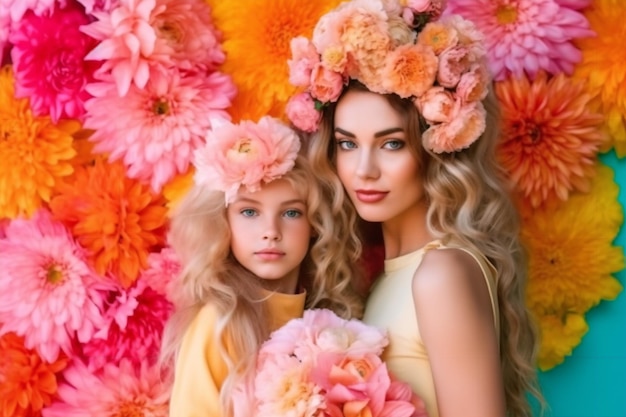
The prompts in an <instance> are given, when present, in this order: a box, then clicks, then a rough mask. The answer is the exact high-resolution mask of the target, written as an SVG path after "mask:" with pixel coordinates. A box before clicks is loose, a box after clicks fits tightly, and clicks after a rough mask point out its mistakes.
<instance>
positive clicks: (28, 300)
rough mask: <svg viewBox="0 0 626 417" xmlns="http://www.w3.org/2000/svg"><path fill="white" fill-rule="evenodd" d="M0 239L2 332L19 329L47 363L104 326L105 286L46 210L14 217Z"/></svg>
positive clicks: (85, 340) (0, 316)
mask: <svg viewBox="0 0 626 417" xmlns="http://www.w3.org/2000/svg"><path fill="white" fill-rule="evenodd" d="M5 234H6V237H5V238H3V239H1V240H0V270H2V274H0V288H2V291H0V323H2V324H1V325H0V334H5V333H8V332H15V333H16V334H17V335H19V336H23V337H24V339H25V342H24V344H25V346H26V347H27V348H28V349H37V351H38V353H39V354H40V355H41V357H42V358H43V359H44V360H46V361H47V362H54V361H56V360H57V358H58V357H59V353H60V351H63V352H65V353H67V354H68V355H69V356H71V354H72V351H73V350H72V342H73V340H74V339H75V338H77V339H78V341H79V342H82V343H85V342H87V341H89V340H90V339H91V338H92V336H93V335H94V333H95V331H96V329H99V328H100V327H102V325H104V323H105V322H104V318H103V316H102V306H103V301H104V300H103V290H104V289H105V288H104V285H103V284H99V283H98V276H97V275H96V274H95V272H94V271H93V270H92V269H91V268H89V266H88V265H87V262H86V255H85V252H84V250H83V249H82V248H81V247H80V246H78V245H77V244H76V243H75V242H74V240H73V239H72V237H71V235H70V233H69V231H68V230H66V229H65V227H64V226H63V225H62V224H61V223H58V222H56V221H54V220H53V219H52V216H51V215H50V213H49V212H47V211H43V210H41V211H38V212H36V213H35V214H34V215H33V217H32V218H31V219H30V220H23V219H17V220H13V221H12V222H11V223H10V224H9V225H8V226H7V227H6V230H5Z"/></svg>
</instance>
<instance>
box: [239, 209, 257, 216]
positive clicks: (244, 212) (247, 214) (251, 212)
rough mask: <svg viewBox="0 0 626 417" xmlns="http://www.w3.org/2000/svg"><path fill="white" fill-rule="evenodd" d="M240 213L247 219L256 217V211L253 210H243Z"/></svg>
mask: <svg viewBox="0 0 626 417" xmlns="http://www.w3.org/2000/svg"><path fill="white" fill-rule="evenodd" d="M240 213H241V214H242V215H243V216H245V217H252V216H254V215H256V210H253V209H243V210H241V211H240Z"/></svg>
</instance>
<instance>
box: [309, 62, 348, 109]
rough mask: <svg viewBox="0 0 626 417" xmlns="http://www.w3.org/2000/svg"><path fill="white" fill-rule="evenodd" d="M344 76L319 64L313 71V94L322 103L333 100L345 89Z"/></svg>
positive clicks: (311, 89)
mask: <svg viewBox="0 0 626 417" xmlns="http://www.w3.org/2000/svg"><path fill="white" fill-rule="evenodd" d="M343 84H344V82H343V76H342V75H341V74H339V73H337V72H334V71H331V70H329V69H326V68H325V67H324V66H323V65H321V64H317V65H316V66H315V67H314V68H313V71H312V72H311V87H310V92H311V95H312V96H313V97H314V98H316V99H318V100H319V101H321V102H322V103H328V102H333V101H335V100H337V99H338V98H339V95H340V94H341V90H343Z"/></svg>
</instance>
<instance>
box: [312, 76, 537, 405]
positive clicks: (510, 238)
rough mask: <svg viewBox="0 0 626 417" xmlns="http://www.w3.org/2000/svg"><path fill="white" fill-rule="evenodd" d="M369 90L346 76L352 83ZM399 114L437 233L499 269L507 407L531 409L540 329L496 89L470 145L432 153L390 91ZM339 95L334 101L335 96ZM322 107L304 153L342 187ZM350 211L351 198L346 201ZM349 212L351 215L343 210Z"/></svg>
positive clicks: (412, 115)
mask: <svg viewBox="0 0 626 417" xmlns="http://www.w3.org/2000/svg"><path fill="white" fill-rule="evenodd" d="M353 89H356V90H360V91H368V90H367V89H366V88H365V87H364V86H363V85H362V84H359V83H358V82H355V81H351V83H350V85H349V86H348V87H347V88H346V89H345V90H344V92H343V94H345V93H346V91H349V90H353ZM384 97H386V98H387V100H388V102H389V104H390V105H391V106H392V107H393V108H394V109H396V110H397V111H398V112H399V113H400V114H401V115H402V116H403V118H404V122H405V128H406V132H407V133H408V136H409V140H408V146H409V147H410V149H411V151H412V152H413V153H414V154H415V156H416V158H417V160H418V161H419V163H420V169H421V173H420V175H421V177H422V178H421V179H420V180H422V181H423V183H424V189H425V193H426V196H427V198H428V200H429V206H428V207H429V208H428V212H427V225H428V227H429V230H430V232H431V233H432V234H433V236H435V237H436V238H439V239H441V240H442V241H447V240H455V241H460V242H461V243H464V244H465V245H468V246H470V247H474V248H476V249H477V250H478V251H480V252H481V253H483V254H484V255H485V256H486V257H487V258H488V259H489V260H490V261H491V262H492V263H493V265H494V266H495V267H496V270H497V271H498V272H497V273H498V277H497V283H498V284H497V291H498V301H499V310H500V314H501V321H500V327H501V328H500V352H501V366H502V370H503V377H504V389H505V394H506V404H507V410H508V413H509V415H510V416H511V417H522V416H528V415H531V414H532V413H531V406H530V404H529V402H528V399H527V397H526V394H527V392H530V393H531V394H533V395H534V396H535V397H536V398H537V399H539V401H540V403H541V404H543V400H542V397H541V394H540V392H539V389H538V385H537V379H536V368H535V358H536V354H537V349H538V341H537V331H536V328H535V326H534V323H533V321H532V319H531V317H530V315H529V311H528V309H527V306H526V303H525V286H526V271H527V264H526V261H525V256H524V251H523V248H522V246H521V244H520V240H519V228H520V219H519V216H518V211H517V210H516V208H515V206H514V204H513V202H512V199H511V197H510V191H511V190H510V185H509V181H507V179H506V175H505V173H504V171H503V170H502V169H501V167H500V166H499V165H498V163H497V161H496V158H495V146H496V143H497V140H498V135H499V131H498V126H499V111H498V108H497V101H496V99H495V96H494V95H493V92H492V91H490V93H489V95H488V97H487V98H486V99H485V100H484V105H485V108H486V110H487V115H488V116H487V121H486V123H487V129H486V131H485V132H484V133H483V135H482V136H481V137H480V138H479V139H478V140H477V141H476V142H475V143H474V144H473V145H472V146H470V147H469V148H468V149H464V150H463V151H460V152H452V153H442V154H435V153H433V152H431V151H429V150H427V149H425V148H424V147H423V146H422V143H421V132H422V131H423V130H424V127H425V126H424V122H423V119H421V116H420V115H419V113H418V111H417V109H416V107H415V105H414V104H413V103H412V102H411V101H410V100H407V99H402V98H400V97H399V96H397V95H395V94H389V95H384ZM340 100H341V98H340V99H339V100H338V101H337V102H339V101H340ZM335 108H336V103H333V104H331V105H330V106H329V107H327V108H326V109H325V110H324V114H323V118H322V121H321V125H320V129H319V131H318V133H317V135H315V136H314V137H312V138H311V139H310V146H309V160H310V161H311V165H312V166H313V168H314V169H315V172H316V173H317V174H318V175H319V176H321V177H323V178H325V182H326V183H329V184H333V185H334V187H335V191H336V193H337V194H343V188H342V186H341V183H340V182H339V179H338V176H337V171H336V168H335V161H336V145H335V143H334V112H335ZM344 207H345V209H346V210H348V211H350V212H354V211H355V209H354V206H353V205H351V204H349V205H344ZM347 216H351V214H348V215H347Z"/></svg>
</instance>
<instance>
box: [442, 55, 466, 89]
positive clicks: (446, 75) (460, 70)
mask: <svg viewBox="0 0 626 417" xmlns="http://www.w3.org/2000/svg"><path fill="white" fill-rule="evenodd" d="M470 65H471V62H470V57H469V49H468V48H466V47H464V46H456V47H454V48H450V49H447V50H445V51H444V52H443V53H442V54H441V55H440V56H439V71H438V72H437V81H438V82H439V84H440V85H442V86H444V87H447V88H454V87H456V85H457V84H458V83H459V81H460V80H461V75H463V74H464V73H465V72H467V71H468V70H469V68H470Z"/></svg>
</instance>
